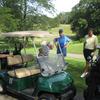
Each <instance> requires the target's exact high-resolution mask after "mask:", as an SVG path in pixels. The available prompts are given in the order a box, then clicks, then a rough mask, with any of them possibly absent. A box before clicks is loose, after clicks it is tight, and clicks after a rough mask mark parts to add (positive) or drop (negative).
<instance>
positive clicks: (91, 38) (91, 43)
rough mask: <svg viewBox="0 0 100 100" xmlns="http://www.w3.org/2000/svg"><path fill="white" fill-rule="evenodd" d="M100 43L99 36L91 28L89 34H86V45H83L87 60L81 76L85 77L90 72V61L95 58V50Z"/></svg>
mask: <svg viewBox="0 0 100 100" xmlns="http://www.w3.org/2000/svg"><path fill="white" fill-rule="evenodd" d="M97 44H98V39H97V36H96V35H94V34H93V29H92V28H90V29H89V30H88V34H87V35H86V36H85V41H84V46H83V54H84V58H85V61H86V64H85V68H84V72H83V74H82V75H81V77H82V78H83V77H85V76H86V75H87V74H88V70H89V66H90V63H89V61H90V60H91V59H92V58H93V56H94V52H95V51H96V47H97Z"/></svg>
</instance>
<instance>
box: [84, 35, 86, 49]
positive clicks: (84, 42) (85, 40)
mask: <svg viewBox="0 0 100 100" xmlns="http://www.w3.org/2000/svg"><path fill="white" fill-rule="evenodd" d="M85 45H86V36H85V38H84V42H83V50H84V49H85Z"/></svg>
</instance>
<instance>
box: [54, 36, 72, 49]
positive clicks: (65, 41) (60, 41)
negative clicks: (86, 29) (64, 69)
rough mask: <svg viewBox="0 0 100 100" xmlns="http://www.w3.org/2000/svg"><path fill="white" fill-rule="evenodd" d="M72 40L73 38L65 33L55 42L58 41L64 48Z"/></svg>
mask: <svg viewBox="0 0 100 100" xmlns="http://www.w3.org/2000/svg"><path fill="white" fill-rule="evenodd" d="M70 41H71V40H70V39H69V38H68V37H67V36H65V35H63V36H60V37H58V38H56V39H55V42H58V43H59V44H60V46H61V48H63V47H64V46H65V45H66V44H67V43H68V42H70Z"/></svg>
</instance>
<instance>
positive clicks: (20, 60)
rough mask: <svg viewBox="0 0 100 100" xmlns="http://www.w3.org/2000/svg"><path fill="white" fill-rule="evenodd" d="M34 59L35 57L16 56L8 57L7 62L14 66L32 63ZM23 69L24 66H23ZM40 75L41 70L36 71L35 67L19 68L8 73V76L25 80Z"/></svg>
mask: <svg viewBox="0 0 100 100" xmlns="http://www.w3.org/2000/svg"><path fill="white" fill-rule="evenodd" d="M33 59H34V57H33V55H14V56H9V57H7V62H8V65H9V66H14V65H17V64H24V63H27V62H30V61H32V60H33ZM22 67H23V66H22ZM38 73H40V69H36V68H35V67H34V66H30V67H27V68H26V67H24V68H17V69H14V70H11V71H8V75H9V76H11V77H17V78H23V77H28V76H31V75H35V74H38Z"/></svg>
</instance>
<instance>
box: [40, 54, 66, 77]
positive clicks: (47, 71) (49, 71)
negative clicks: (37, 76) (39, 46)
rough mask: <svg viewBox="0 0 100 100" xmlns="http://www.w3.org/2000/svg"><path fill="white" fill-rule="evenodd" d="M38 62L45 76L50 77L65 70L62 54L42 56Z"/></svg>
mask: <svg viewBox="0 0 100 100" xmlns="http://www.w3.org/2000/svg"><path fill="white" fill-rule="evenodd" d="M38 61H39V64H40V67H41V70H42V75H43V76H50V75H53V74H55V73H59V72H61V71H62V70H63V69H64V68H65V63H64V59H63V56H62V55H61V54H55V55H49V56H40V57H38Z"/></svg>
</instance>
